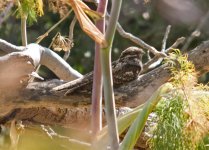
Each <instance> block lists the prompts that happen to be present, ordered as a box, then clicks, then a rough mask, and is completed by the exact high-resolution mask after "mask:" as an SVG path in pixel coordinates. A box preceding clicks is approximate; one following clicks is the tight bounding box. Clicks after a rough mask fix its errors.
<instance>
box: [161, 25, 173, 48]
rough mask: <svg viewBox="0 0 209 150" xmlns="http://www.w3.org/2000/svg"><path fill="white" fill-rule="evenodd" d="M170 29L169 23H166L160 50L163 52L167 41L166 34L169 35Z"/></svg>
mask: <svg viewBox="0 0 209 150" xmlns="http://www.w3.org/2000/svg"><path fill="white" fill-rule="evenodd" d="M170 31H171V25H168V26H167V28H166V32H165V35H164V38H163V41H162V48H161V52H165V49H166V42H167V39H168V35H169V33H170Z"/></svg>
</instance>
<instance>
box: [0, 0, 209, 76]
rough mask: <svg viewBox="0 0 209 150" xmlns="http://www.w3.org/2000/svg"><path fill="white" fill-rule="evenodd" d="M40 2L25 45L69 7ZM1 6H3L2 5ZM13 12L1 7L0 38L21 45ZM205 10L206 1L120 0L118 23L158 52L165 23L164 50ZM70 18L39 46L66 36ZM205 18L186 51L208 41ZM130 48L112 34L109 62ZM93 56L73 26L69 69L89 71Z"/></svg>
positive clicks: (208, 21) (91, 44)
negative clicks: (41, 7) (40, 11)
mask: <svg viewBox="0 0 209 150" xmlns="http://www.w3.org/2000/svg"><path fill="white" fill-rule="evenodd" d="M43 2H44V15H43V16H42V17H38V19H37V22H34V23H33V24H30V25H29V24H28V26H27V31H28V43H33V42H35V41H36V40H37V37H38V36H40V35H42V34H44V33H45V32H46V31H47V30H48V29H49V28H50V27H52V26H53V25H54V24H55V23H57V22H58V21H59V20H60V17H61V16H63V15H64V14H65V13H67V11H68V10H69V8H67V7H64V6H62V8H61V6H60V9H59V10H56V9H54V8H53V7H52V5H59V4H58V3H59V1H58V2H56V0H44V1H43ZM5 3H6V1H5ZM87 4H88V5H89V6H90V7H92V8H93V9H95V6H94V4H92V3H88V2H87ZM1 5H3V3H2V2H1ZM5 6H7V7H8V4H5ZM109 7H110V6H109ZM16 9H17V8H16V6H14V7H12V9H11V10H10V11H8V13H7V14H6V15H5V14H4V15H3V13H1V12H4V11H5V7H2V9H1V10H0V11H1V12H0V14H1V15H0V38H2V39H5V40H7V41H9V42H11V43H13V44H16V45H21V31H20V19H19V18H16V14H15V10H16ZM108 10H109V9H108ZM208 11H209V1H208V0H198V1H196V0H172V1H171V0H129V1H126V0H124V1H123V5H122V11H121V14H120V20H119V22H120V23H121V25H122V27H123V28H124V29H125V31H127V32H130V33H132V34H133V35H135V36H137V37H139V38H141V39H142V40H144V41H145V42H147V43H148V44H150V45H152V46H154V47H155V48H157V49H159V50H160V49H161V44H162V39H163V36H164V33H165V30H166V27H167V26H168V25H169V24H170V25H172V28H171V32H170V34H169V38H168V42H167V47H169V46H171V44H173V43H174V42H175V41H176V39H177V38H179V37H182V36H184V37H186V38H187V37H189V36H190V35H191V33H192V32H193V31H194V30H195V29H196V28H197V26H198V25H199V24H200V22H201V20H203V18H204V17H205V16H206V15H207V13H208ZM5 16H6V17H5ZM73 16H74V15H73V14H71V15H70V17H69V18H67V19H66V20H64V22H63V23H61V24H60V25H59V26H58V27H57V28H55V29H54V30H53V31H52V32H51V33H50V34H49V36H48V37H46V38H45V39H44V40H43V41H42V42H41V43H40V44H41V45H42V46H45V47H48V46H49V45H50V43H51V40H52V38H53V37H54V36H55V35H56V34H57V32H60V33H61V34H62V35H63V36H68V34H69V24H70V22H71V21H72V19H73ZM207 16H209V15H207ZM208 18H209V17H207V19H206V21H205V23H204V25H203V26H202V28H201V30H200V32H198V34H196V36H197V37H196V38H194V40H193V42H192V43H191V44H190V46H189V48H188V50H190V49H192V48H194V47H195V46H197V45H198V44H200V43H201V42H202V41H204V40H208V37H209V26H208V24H209V19H208ZM133 45H134V44H133V43H132V42H130V41H129V40H126V39H124V38H122V37H121V36H120V35H119V34H118V33H116V35H115V39H114V45H113V51H112V59H113V60H115V59H117V58H118V56H119V55H120V53H121V51H122V50H124V49H126V48H127V47H129V46H133ZM180 48H181V47H180ZM59 55H61V56H63V55H64V52H59ZM93 56H94V42H93V41H92V40H91V39H90V38H89V37H88V36H87V35H86V34H85V33H83V32H82V30H81V28H80V26H79V24H78V23H76V26H75V29H74V47H73V48H72V49H71V54H70V57H69V58H68V60H67V61H68V62H69V63H70V65H71V66H72V67H73V68H75V69H76V70H78V71H79V72H81V73H82V74H85V73H87V72H89V71H91V70H92V69H93V58H94V57H93ZM41 75H42V76H44V77H45V78H47V79H49V78H54V77H55V76H54V74H53V73H51V72H49V71H48V70H47V69H46V68H43V67H42V70H41Z"/></svg>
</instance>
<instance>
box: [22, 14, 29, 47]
mask: <svg viewBox="0 0 209 150" xmlns="http://www.w3.org/2000/svg"><path fill="white" fill-rule="evenodd" d="M26 21H27V15H26V14H23V15H22V16H21V36H22V46H26V45H27V44H28V41H27V25H26Z"/></svg>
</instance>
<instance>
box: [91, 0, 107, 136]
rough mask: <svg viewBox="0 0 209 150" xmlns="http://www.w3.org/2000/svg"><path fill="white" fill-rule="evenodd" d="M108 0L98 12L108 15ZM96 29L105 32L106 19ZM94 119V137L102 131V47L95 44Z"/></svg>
mask: <svg viewBox="0 0 209 150" xmlns="http://www.w3.org/2000/svg"><path fill="white" fill-rule="evenodd" d="M107 2H108V1H107V0H101V1H100V2H99V4H98V8H97V12H99V13H101V14H106V8H107ZM96 27H97V28H98V29H99V30H100V31H101V32H102V33H104V32H105V18H102V19H101V20H98V21H97V22H96ZM91 113H92V118H91V128H92V134H93V136H96V135H97V133H98V132H99V131H100V130H101V129H102V71H101V50H100V45H99V44H97V43H96V44H95V56H94V78H93V91H92V112H91Z"/></svg>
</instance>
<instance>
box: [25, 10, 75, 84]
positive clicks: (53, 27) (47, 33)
mask: <svg viewBox="0 0 209 150" xmlns="http://www.w3.org/2000/svg"><path fill="white" fill-rule="evenodd" d="M71 12H72V9H71V10H70V11H69V12H68V13H67V14H66V15H65V16H64V17H63V18H62V19H60V20H59V21H58V22H57V23H56V24H55V25H53V26H52V27H51V28H50V29H49V30H48V31H46V32H45V33H44V34H43V35H41V36H39V37H38V38H37V41H36V43H37V44H38V43H40V42H41V41H42V40H43V39H44V38H45V37H47V36H48V35H49V33H50V32H51V31H52V30H54V29H55V28H56V27H57V26H58V25H59V24H60V23H62V22H63V21H64V20H65V19H66V18H67V17H68V16H69V15H70V14H71ZM50 45H51V44H50ZM49 47H50V46H49ZM40 67H41V65H38V67H37V68H36V71H35V72H36V73H38V71H39V69H40ZM33 80H34V77H31V78H30V80H29V81H28V82H33Z"/></svg>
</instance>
